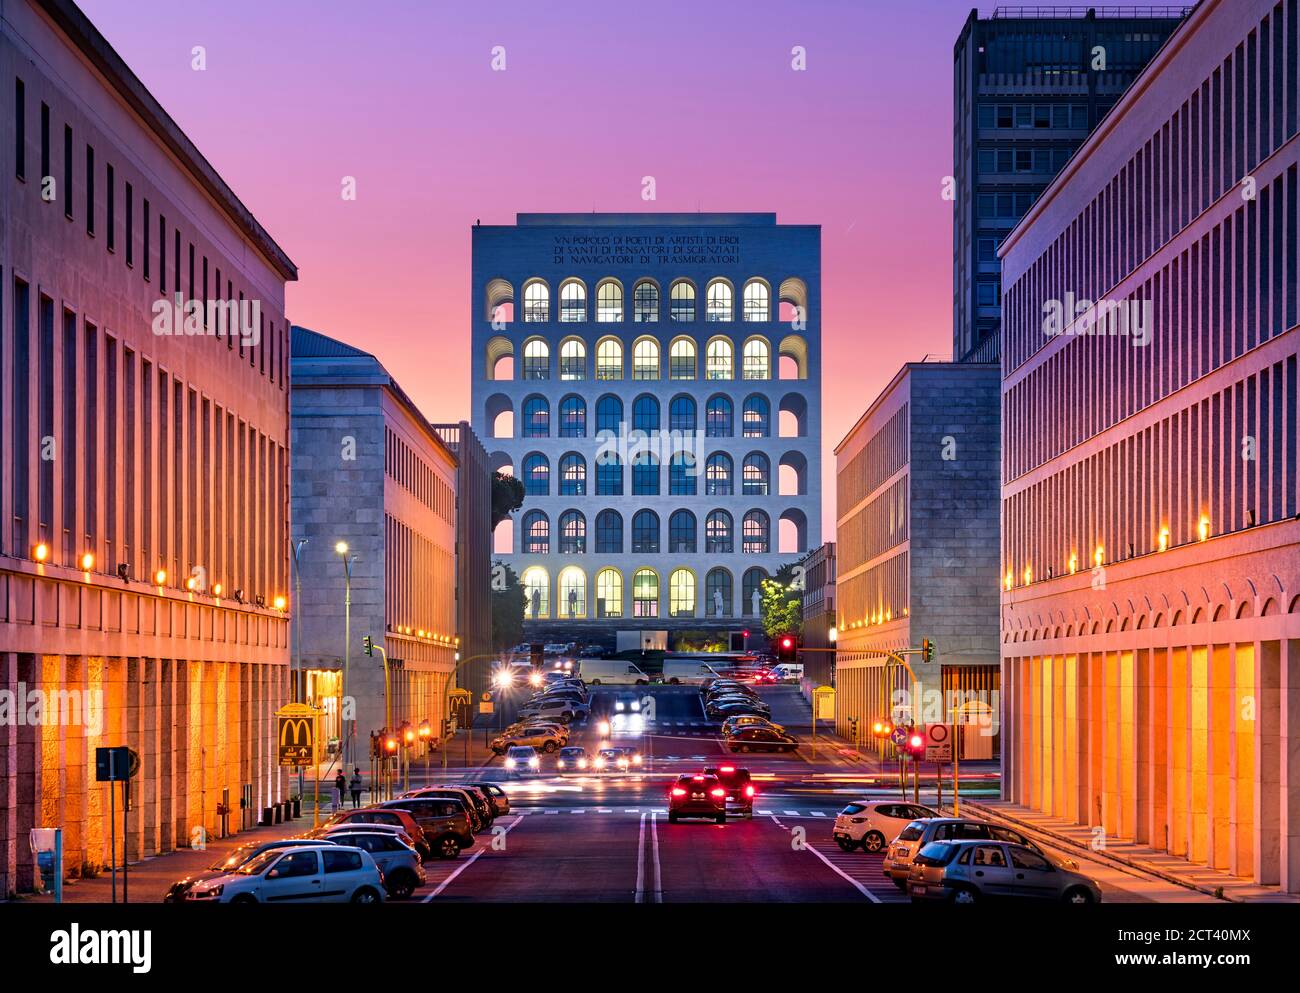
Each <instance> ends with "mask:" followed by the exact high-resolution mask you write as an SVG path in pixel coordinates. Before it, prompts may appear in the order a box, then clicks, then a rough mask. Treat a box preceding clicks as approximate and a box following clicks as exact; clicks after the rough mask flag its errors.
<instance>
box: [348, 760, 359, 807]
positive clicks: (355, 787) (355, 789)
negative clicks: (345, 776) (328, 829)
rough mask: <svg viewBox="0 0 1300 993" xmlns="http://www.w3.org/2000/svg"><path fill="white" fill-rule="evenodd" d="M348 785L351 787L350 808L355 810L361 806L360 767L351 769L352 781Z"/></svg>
mask: <svg viewBox="0 0 1300 993" xmlns="http://www.w3.org/2000/svg"><path fill="white" fill-rule="evenodd" d="M350 785H351V787H352V809H353V810H356V809H357V808H358V807H359V806H361V769H360V768H354V769H353V770H352V782H351V784H350Z"/></svg>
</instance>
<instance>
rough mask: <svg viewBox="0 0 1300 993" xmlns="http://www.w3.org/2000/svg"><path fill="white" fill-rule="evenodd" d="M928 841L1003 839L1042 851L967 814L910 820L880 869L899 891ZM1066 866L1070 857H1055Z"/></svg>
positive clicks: (1005, 829) (1072, 866)
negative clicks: (913, 858) (964, 815)
mask: <svg viewBox="0 0 1300 993" xmlns="http://www.w3.org/2000/svg"><path fill="white" fill-rule="evenodd" d="M932 841H1006V842H1010V843H1011V844H1015V845H1023V846H1024V847H1026V848H1029V849H1032V850H1033V851H1036V852H1038V853H1039V854H1040V855H1043V856H1044V857H1046V858H1053V857H1052V856H1048V855H1047V853H1046V852H1044V851H1043V850H1042V849H1040V848H1039V847H1038V845H1037V844H1035V843H1034V842H1033V841H1032V840H1031V839H1030V838H1028V837H1026V836H1025V835H1023V834H1021V833H1020V832H1019V831H1017V830H1015V829H1014V828H1009V827H1005V826H1003V825H1001V824H994V823H993V822H991V821H982V820H979V819H976V818H971V817H927V818H921V819H919V820H915V821H913V822H912V823H911V824H909V825H907V826H906V827H905V828H903V830H902V831H900V832H899V833H898V837H896V838H895V839H894V840H893V841H892V842H890V844H889V848H888V849H887V850H886V852H885V860H884V862H882V863H881V868H882V869H884V870H885V875H887V876H888V877H889V878H890V879H892V880H893V881H894V885H895V886H897V887H898V888H899V889H900V890H906V889H907V877H908V876H909V875H911V872H912V857H913V856H914V855H915V854H916V853H917V852H919V851H920V850H921V849H922V848H924V847H925V846H926V845H928V844H930V842H932ZM1053 860H1054V861H1056V862H1058V863H1060V864H1061V865H1062V866H1064V867H1065V868H1067V869H1078V868H1079V865H1078V863H1077V862H1075V861H1074V860H1073V859H1055V858H1053Z"/></svg>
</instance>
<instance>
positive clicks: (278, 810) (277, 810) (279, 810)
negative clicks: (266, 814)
mask: <svg viewBox="0 0 1300 993" xmlns="http://www.w3.org/2000/svg"><path fill="white" fill-rule="evenodd" d="M271 816H272V818H273V823H275V824H279V823H280V821H281V820H283V818H284V810H283V805H281V804H278V803H274V804H272V805H271Z"/></svg>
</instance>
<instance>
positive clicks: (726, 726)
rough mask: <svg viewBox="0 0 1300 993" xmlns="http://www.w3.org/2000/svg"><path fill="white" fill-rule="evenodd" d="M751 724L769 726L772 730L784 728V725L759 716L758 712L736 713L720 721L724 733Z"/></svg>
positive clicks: (730, 732)
mask: <svg viewBox="0 0 1300 993" xmlns="http://www.w3.org/2000/svg"><path fill="white" fill-rule="evenodd" d="M751 724H753V725H755V726H757V727H765V728H771V729H772V730H773V731H784V730H785V727H784V726H782V725H780V724H773V723H772V722H771V721H770V720H768V719H767V718H766V717H760V716H759V715H758V714H737V715H736V716H734V717H728V718H727V719H726V720H725V721H723V722H722V733H723V734H724V735H728V734H735V733H736V731H737V730H738V729H739V728H743V727H748V726H749V725H751Z"/></svg>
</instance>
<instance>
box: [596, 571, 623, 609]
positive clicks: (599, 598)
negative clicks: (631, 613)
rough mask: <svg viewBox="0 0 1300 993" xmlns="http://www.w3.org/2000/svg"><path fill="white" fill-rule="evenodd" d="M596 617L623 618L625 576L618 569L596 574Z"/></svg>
mask: <svg viewBox="0 0 1300 993" xmlns="http://www.w3.org/2000/svg"><path fill="white" fill-rule="evenodd" d="M596 616H597V617H622V616H623V574H622V573H621V572H619V571H618V570H617V569H612V568H610V569H601V570H600V572H598V573H596Z"/></svg>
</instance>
